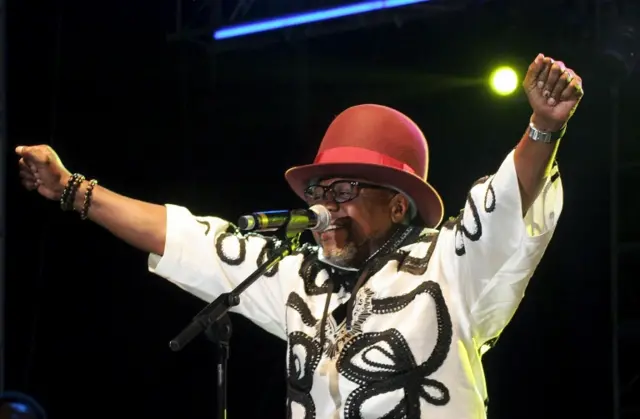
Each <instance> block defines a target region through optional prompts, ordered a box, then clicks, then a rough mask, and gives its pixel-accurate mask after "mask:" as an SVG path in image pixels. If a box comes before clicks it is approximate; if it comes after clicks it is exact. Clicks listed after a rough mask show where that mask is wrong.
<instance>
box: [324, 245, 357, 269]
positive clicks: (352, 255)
mask: <svg viewBox="0 0 640 419" xmlns="http://www.w3.org/2000/svg"><path fill="white" fill-rule="evenodd" d="M357 254H358V249H357V248H356V245H355V244H354V243H353V242H349V243H347V245H346V246H345V247H343V248H341V249H335V248H334V249H331V250H325V249H322V255H323V256H324V258H325V259H326V261H327V262H329V263H331V264H333V265H335V266H339V267H344V268H353V267H354V266H353V262H354V260H355V259H356V256H357Z"/></svg>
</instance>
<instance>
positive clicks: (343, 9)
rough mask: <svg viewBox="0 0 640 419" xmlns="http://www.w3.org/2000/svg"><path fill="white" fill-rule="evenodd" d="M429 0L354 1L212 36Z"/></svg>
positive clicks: (222, 30) (232, 35)
mask: <svg viewBox="0 0 640 419" xmlns="http://www.w3.org/2000/svg"><path fill="white" fill-rule="evenodd" d="M428 1H430V0H373V1H371V0H370V1H364V2H361V3H355V4H351V5H348V6H340V7H334V8H332V9H325V10H316V11H314V12H306V13H299V14H295V15H289V16H281V17H276V18H273V19H267V20H262V21H259V22H253V23H246V24H240V25H235V26H227V27H225V28H220V29H218V30H217V31H215V32H214V33H213V38H214V39H217V40H220V39H228V38H235V37H238V36H244V35H250V34H253V33H258V32H266V31H273V30H276V29H282V28H287V27H290V26H298V25H304V24H307V23H313V22H320V21H323V20H329V19H336V18H339V17H345V16H351V15H357V14H361V13H367V12H373V11H375V10H382V9H391V8H393V7H400V6H407V5H410V4H417V3H426V2H428Z"/></svg>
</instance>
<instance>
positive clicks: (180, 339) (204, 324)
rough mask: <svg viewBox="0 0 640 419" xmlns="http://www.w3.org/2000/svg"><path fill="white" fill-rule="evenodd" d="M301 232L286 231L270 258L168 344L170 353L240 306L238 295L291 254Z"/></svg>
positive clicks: (219, 297) (213, 303)
mask: <svg viewBox="0 0 640 419" xmlns="http://www.w3.org/2000/svg"><path fill="white" fill-rule="evenodd" d="M300 234H301V231H299V230H298V231H295V232H291V231H287V239H286V240H285V241H283V242H282V244H281V245H280V246H278V247H277V248H276V249H275V251H274V252H273V254H272V255H271V257H270V258H269V259H267V260H266V261H265V262H264V263H263V264H262V265H260V266H259V267H258V269H256V270H255V271H254V272H253V273H252V274H251V275H249V276H248V277H247V278H246V279H245V280H244V281H242V282H241V283H240V284H238V286H237V287H235V288H234V289H233V290H231V291H230V292H225V293H223V294H220V295H219V296H218V298H216V299H215V300H213V301H212V302H211V303H209V304H208V305H207V306H206V307H205V308H203V309H202V310H201V311H200V313H198V314H197V315H196V316H195V317H194V318H193V320H191V323H189V325H187V327H185V328H184V329H183V330H182V332H180V334H178V336H176V337H175V338H174V339H173V340H172V341H171V342H169V348H171V350H172V351H180V350H182V349H183V348H184V347H185V346H186V345H187V344H189V342H191V341H192V340H193V339H194V338H195V337H196V336H198V335H199V334H200V333H202V332H203V331H204V330H206V329H207V328H208V327H209V326H211V325H213V324H214V323H215V322H216V321H217V320H218V319H220V318H221V317H222V316H224V315H225V314H226V313H227V312H228V311H229V310H230V309H231V308H232V307H235V306H237V305H238V304H240V294H242V292H244V291H245V290H246V289H247V288H249V286H251V285H252V284H253V283H254V282H255V281H256V280H257V279H258V278H260V277H261V276H262V275H264V273H265V272H267V271H268V270H269V269H271V268H273V267H274V266H275V265H277V264H278V263H279V262H280V261H281V260H282V259H284V258H285V257H287V256H288V255H290V254H291V253H293V252H294V251H295V250H296V249H297V248H298V246H299V244H300Z"/></svg>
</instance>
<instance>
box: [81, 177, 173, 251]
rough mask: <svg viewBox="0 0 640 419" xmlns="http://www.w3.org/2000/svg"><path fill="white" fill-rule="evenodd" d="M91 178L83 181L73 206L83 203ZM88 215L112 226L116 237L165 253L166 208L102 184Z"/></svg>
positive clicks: (105, 224) (93, 195)
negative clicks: (111, 189) (124, 194)
mask: <svg viewBox="0 0 640 419" xmlns="http://www.w3.org/2000/svg"><path fill="white" fill-rule="evenodd" d="M87 185H88V182H87V181H84V182H82V185H81V186H80V188H78V192H77V193H76V196H75V202H74V209H75V210H76V211H78V212H80V211H81V210H82V207H83V205H84V196H85V192H86V190H87ZM92 192H93V193H92V196H91V207H90V209H89V212H88V216H89V219H90V220H92V221H93V222H95V223H97V224H99V225H101V226H102V227H104V228H106V229H107V230H109V231H110V232H111V233H112V234H113V235H114V236H116V237H117V238H119V239H121V240H124V241H125V242H127V243H128V244H130V245H132V246H134V247H136V248H137V249H140V250H142V251H144V252H147V253H155V254H157V255H162V254H163V253H164V248H165V237H166V234H167V227H166V226H167V209H166V207H165V206H164V205H157V204H151V203H148V202H143V201H139V200H137V199H132V198H127V197H126V196H122V195H119V194H117V193H115V192H112V191H110V190H109V189H107V188H104V187H102V186H100V185H99V184H98V185H96V186H95V187H94V188H93V191H92Z"/></svg>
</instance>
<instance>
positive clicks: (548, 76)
mask: <svg viewBox="0 0 640 419" xmlns="http://www.w3.org/2000/svg"><path fill="white" fill-rule="evenodd" d="M523 87H524V89H525V92H526V94H527V97H528V98H529V103H530V104H531V108H532V109H533V117H532V122H533V123H534V125H535V126H536V128H538V129H539V130H542V131H548V132H555V131H560V130H561V129H562V127H564V126H565V125H566V124H567V122H568V121H569V119H570V118H571V116H572V115H573V113H574V112H575V111H576V108H577V107H578V104H579V103H580V100H581V99H582V97H583V96H584V90H583V89H582V79H581V78H580V76H578V75H577V74H576V73H575V72H574V71H573V70H572V69H570V68H568V67H567V66H566V65H565V64H564V63H563V62H562V61H555V60H554V59H553V58H550V57H545V56H544V55H542V54H539V55H538V56H537V57H536V58H535V60H534V61H533V62H532V63H531V65H530V66H529V70H528V71H527V75H526V76H525V78H524V81H523Z"/></svg>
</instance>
